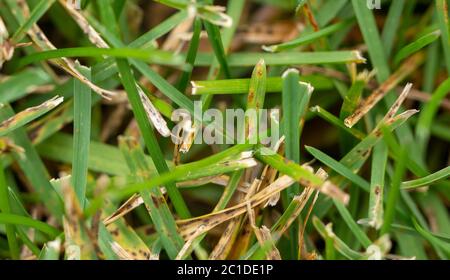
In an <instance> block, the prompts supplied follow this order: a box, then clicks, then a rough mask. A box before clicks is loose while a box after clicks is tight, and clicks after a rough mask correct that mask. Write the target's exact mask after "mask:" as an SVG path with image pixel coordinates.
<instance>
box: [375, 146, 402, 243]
mask: <svg viewBox="0 0 450 280" xmlns="http://www.w3.org/2000/svg"><path fill="white" fill-rule="evenodd" d="M400 155H401V157H400V158H399V159H398V161H397V162H396V165H395V171H394V175H393V178H392V182H391V186H390V188H389V190H388V200H387V203H386V211H385V212H384V219H383V225H382V226H381V229H380V234H381V235H384V234H387V233H389V232H390V230H391V227H392V223H393V222H394V217H395V207H396V204H397V201H398V200H399V197H400V185H401V181H402V178H403V176H404V173H405V157H406V149H404V148H403V149H402V151H401V152H400Z"/></svg>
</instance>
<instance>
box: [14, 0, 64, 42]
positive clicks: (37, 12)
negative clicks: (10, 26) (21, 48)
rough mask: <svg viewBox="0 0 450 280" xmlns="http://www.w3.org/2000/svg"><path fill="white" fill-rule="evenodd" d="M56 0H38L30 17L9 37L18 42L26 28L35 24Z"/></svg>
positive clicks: (23, 35)
mask: <svg viewBox="0 0 450 280" xmlns="http://www.w3.org/2000/svg"><path fill="white" fill-rule="evenodd" d="M55 1H56V0H48V1H40V2H39V3H38V5H36V7H35V8H34V9H33V11H31V14H30V17H29V18H28V19H27V20H26V22H25V23H24V24H22V26H20V28H19V29H18V30H17V31H16V32H15V33H14V35H13V36H12V37H11V41H13V42H16V43H18V42H20V41H21V40H22V39H23V38H24V37H25V34H26V33H27V32H28V30H29V29H30V28H31V27H32V26H33V24H35V23H36V22H37V21H38V20H39V19H40V18H41V17H42V16H43V15H44V14H45V12H47V10H48V9H50V7H51V6H52V5H53V4H54V3H55Z"/></svg>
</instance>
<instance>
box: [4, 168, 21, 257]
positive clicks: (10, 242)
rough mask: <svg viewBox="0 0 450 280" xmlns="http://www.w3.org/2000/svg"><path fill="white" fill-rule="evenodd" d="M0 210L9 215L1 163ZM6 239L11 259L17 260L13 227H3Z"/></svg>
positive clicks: (7, 195) (17, 248) (16, 245)
mask: <svg viewBox="0 0 450 280" xmlns="http://www.w3.org/2000/svg"><path fill="white" fill-rule="evenodd" d="M0 210H1V211H2V213H5V214H10V213H11V207H10V203H9V194H8V186H7V181H6V178H5V170H4V167H3V163H2V162H0ZM5 230H6V237H7V239H8V245H9V251H10V254H11V258H12V259H18V258H19V254H20V251H19V244H18V243H17V239H16V230H15V227H14V226H13V225H10V224H7V225H5Z"/></svg>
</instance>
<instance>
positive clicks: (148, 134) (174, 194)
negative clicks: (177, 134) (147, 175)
mask: <svg viewBox="0 0 450 280" xmlns="http://www.w3.org/2000/svg"><path fill="white" fill-rule="evenodd" d="M117 66H118V67H119V72H120V74H121V79H122V82H123V85H124V87H125V89H126V91H127V94H128V98H129V101H130V103H131V107H132V109H133V113H134V114H135V117H136V121H137V123H138V125H139V129H140V131H141V133H142V137H143V138H144V142H145V144H146V147H147V150H148V152H149V153H150V156H151V157H152V160H153V162H154V164H155V167H156V169H157V170H158V173H160V174H163V173H168V172H169V167H168V166H167V163H166V161H165V160H164V156H163V153H162V151H161V149H160V147H159V144H158V141H157V140H156V136H155V134H154V132H153V127H152V126H151V124H150V122H149V121H148V119H147V116H146V113H145V109H144V105H143V104H142V102H141V99H140V97H139V93H138V90H137V88H136V81H135V80H134V77H133V74H132V72H131V69H130V65H129V64H128V61H127V60H123V59H117ZM166 189H167V193H168V194H169V197H170V199H171V201H172V203H173V205H174V207H175V210H176V211H177V213H178V215H180V217H181V218H189V217H190V213H189V209H188V208H187V206H186V204H185V202H184V200H183V197H182V196H181V193H180V192H179V191H178V189H177V187H176V185H175V184H174V183H172V182H171V183H167V185H166Z"/></svg>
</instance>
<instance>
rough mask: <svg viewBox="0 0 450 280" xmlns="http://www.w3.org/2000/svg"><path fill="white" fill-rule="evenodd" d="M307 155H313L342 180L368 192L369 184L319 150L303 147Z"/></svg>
mask: <svg viewBox="0 0 450 280" xmlns="http://www.w3.org/2000/svg"><path fill="white" fill-rule="evenodd" d="M305 148H306V150H307V151H308V153H310V154H311V155H313V156H314V157H315V158H316V159H318V160H319V161H320V162H322V163H323V164H325V165H326V166H328V167H330V168H331V169H333V170H334V171H336V172H337V173H339V174H340V175H342V176H343V177H344V178H346V179H348V180H349V181H350V182H353V183H354V184H355V185H357V186H359V187H361V188H362V189H363V190H365V191H367V192H368V191H369V188H370V187H369V183H368V182H367V181H366V180H364V179H363V178H362V177H361V176H359V175H357V174H355V173H353V172H352V171H351V170H350V169H348V168H347V167H346V166H344V165H343V164H342V163H340V162H338V161H336V160H334V159H333V158H331V157H330V156H328V155H327V154H325V153H323V152H321V151H320V150H318V149H316V148H313V147H309V146H306V147H305Z"/></svg>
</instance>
